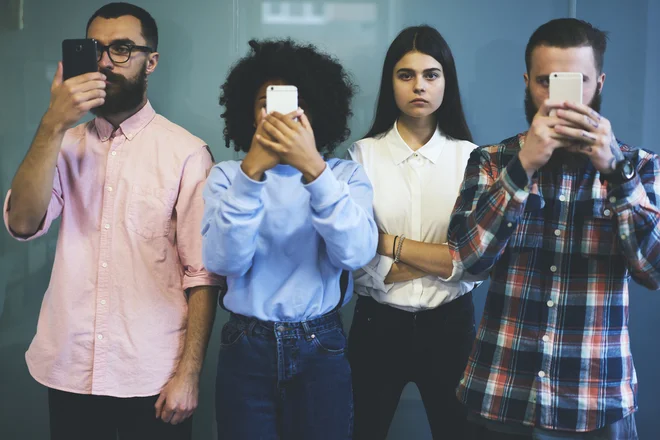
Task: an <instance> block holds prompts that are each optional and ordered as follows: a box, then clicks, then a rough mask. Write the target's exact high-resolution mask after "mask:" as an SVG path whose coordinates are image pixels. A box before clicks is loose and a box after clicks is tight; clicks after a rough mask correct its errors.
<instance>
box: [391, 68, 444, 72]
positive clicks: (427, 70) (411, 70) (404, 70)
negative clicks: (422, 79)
mask: <svg viewBox="0 0 660 440" xmlns="http://www.w3.org/2000/svg"><path fill="white" fill-rule="evenodd" d="M414 71H415V69H411V68H410V67H402V68H401V69H399V70H397V73H399V72H414ZM435 71H438V72H442V69H440V68H439V67H431V68H429V69H424V70H422V72H423V73H428V72H435Z"/></svg>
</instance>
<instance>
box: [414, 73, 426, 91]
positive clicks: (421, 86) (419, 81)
mask: <svg viewBox="0 0 660 440" xmlns="http://www.w3.org/2000/svg"><path fill="white" fill-rule="evenodd" d="M425 90H426V81H424V78H420V77H417V78H416V79H415V83H414V84H413V91H414V92H415V93H418V94H419V93H423V92H424V91H425Z"/></svg>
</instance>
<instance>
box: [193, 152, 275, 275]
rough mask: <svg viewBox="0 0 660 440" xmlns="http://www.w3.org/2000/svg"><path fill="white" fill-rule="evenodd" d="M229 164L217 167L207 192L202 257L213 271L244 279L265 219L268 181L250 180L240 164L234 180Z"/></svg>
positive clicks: (265, 176)
mask: <svg viewBox="0 0 660 440" xmlns="http://www.w3.org/2000/svg"><path fill="white" fill-rule="evenodd" d="M228 166H229V165H228V164H225V163H219V164H217V165H216V166H214V167H213V169H212V170H211V174H210V175H209V178H208V180H207V183H206V188H205V189H204V218H203V221H202V235H203V244H202V255H203V258H204V264H205V266H206V267H207V268H208V269H209V270H210V271H212V272H214V273H217V274H220V275H225V276H231V277H241V276H243V275H245V273H246V272H247V271H248V270H250V268H251V267H252V261H253V259H254V254H255V252H256V249H257V236H258V231H259V226H260V225H261V223H262V221H263V219H264V204H263V200H262V191H263V188H264V186H265V184H266V180H267V179H268V177H267V175H266V174H264V180H262V181H260V182H257V181H255V180H252V179H250V178H249V177H248V176H247V175H245V173H244V172H243V170H242V169H241V167H240V165H239V166H238V170H237V171H236V173H235V177H234V178H233V181H231V180H230V177H229V174H231V173H230V172H229V169H226V167H228Z"/></svg>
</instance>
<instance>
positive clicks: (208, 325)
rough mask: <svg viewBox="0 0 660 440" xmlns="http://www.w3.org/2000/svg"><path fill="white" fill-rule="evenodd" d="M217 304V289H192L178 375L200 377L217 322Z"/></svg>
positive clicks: (204, 287) (209, 287) (208, 287)
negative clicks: (214, 323)
mask: <svg viewBox="0 0 660 440" xmlns="http://www.w3.org/2000/svg"><path fill="white" fill-rule="evenodd" d="M217 304H218V288H217V287H215V286H200V287H193V288H191V289H190V294H189V298H188V329H187V332H186V339H185V343H184V347H183V354H182V356H181V361H180V362H179V367H178V368H177V375H185V376H194V377H197V378H198V377H199V375H200V373H201V371H202V365H203V364H204V356H205V354H206V347H207V346H208V343H209V338H210V336H211V331H212V329H213V322H214V321H215V312H216V309H217Z"/></svg>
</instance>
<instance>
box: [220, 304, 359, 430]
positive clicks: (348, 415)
mask: <svg viewBox="0 0 660 440" xmlns="http://www.w3.org/2000/svg"><path fill="white" fill-rule="evenodd" d="M345 349H346V336H345V335H344V331H343V329H342V325H341V320H340V318H339V314H338V313H337V312H332V313H329V314H327V315H324V316H322V317H320V318H317V319H314V320H311V321H306V322H264V321H260V320H258V319H254V318H247V317H245V316H240V315H236V314H232V315H231V317H230V319H229V322H227V324H225V326H224V327H223V329H222V336H221V346H220V357H219V361H218V375H217V379H216V422H217V424H218V439H219V440H295V439H301V440H303V439H304V440H310V439H314V440H324V439H327V440H344V439H350V438H351V437H352V430H353V390H352V386H351V369H350V366H349V364H348V360H347V358H346V355H345V353H344V351H345Z"/></svg>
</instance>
